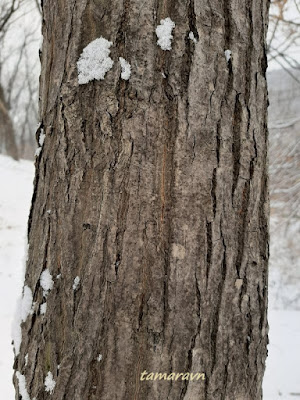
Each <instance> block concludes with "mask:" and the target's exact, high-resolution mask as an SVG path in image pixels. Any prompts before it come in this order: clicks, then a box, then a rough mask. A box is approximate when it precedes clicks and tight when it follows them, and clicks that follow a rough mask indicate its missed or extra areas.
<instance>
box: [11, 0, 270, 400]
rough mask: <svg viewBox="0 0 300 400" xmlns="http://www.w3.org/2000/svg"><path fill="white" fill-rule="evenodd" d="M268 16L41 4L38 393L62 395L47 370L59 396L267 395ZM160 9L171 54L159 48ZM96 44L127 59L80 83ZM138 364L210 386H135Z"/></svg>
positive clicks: (253, 10)
mask: <svg viewBox="0 0 300 400" xmlns="http://www.w3.org/2000/svg"><path fill="white" fill-rule="evenodd" d="M267 14H268V1H267V0H249V1H242V0H231V1H225V2H222V1H219V0H210V1H206V0H191V1H189V2H184V1H171V0H163V1H160V2H157V1H153V0H149V1H146V2H141V1H139V0H124V2H120V1H118V0H109V1H106V0H102V1H100V0H93V1H85V0H77V1H74V0H72V1H71V0H68V1H67V0H61V1H58V2H54V1H47V2H44V7H43V18H44V20H43V21H44V22H43V34H44V45H43V55H42V76H41V88H40V96H41V105H40V106H41V120H42V124H43V126H44V129H45V133H46V139H45V144H44V147H43V149H42V152H41V154H40V156H39V158H38V159H37V162H36V167H37V173H36V179H35V189H34V195H33V202H32V209H31V214H30V218H29V226H28V233H29V258H28V262H27V270H26V277H25V283H26V284H27V285H28V286H29V287H30V288H31V289H32V291H33V293H34V301H35V302H36V304H35V312H34V313H33V315H31V316H29V317H28V318H27V320H26V322H25V323H23V324H22V331H23V341H22V346H21V352H20V354H19V356H18V357H17V358H16V362H15V368H16V369H17V370H18V371H19V372H20V373H22V374H23V375H24V376H25V378H26V382H27V388H28V392H29V394H30V398H33V397H36V398H37V399H38V400H42V399H48V398H50V397H49V393H47V392H46V391H45V388H44V384H43V382H44V379H45V377H46V375H47V373H48V371H50V372H51V373H52V374H53V377H54V380H55V381H56V386H55V389H54V392H53V394H52V396H51V398H52V399H55V400H63V399H74V400H83V399H84V400H85V399H101V400H111V399H118V400H119V399H124V400H129V399H136V400H137V399H139V400H146V399H149V400H150V399H151V400H153V399H163V400H165V399H170V400H183V399H184V400H191V399H193V400H194V399H199V400H202V399H203V400H204V399H206V400H221V399H226V400H227V399H228V400H233V399H234V400H254V399H261V396H262V389H261V384H262V378H263V372H264V365H265V358H266V352H267V350H266V346H267V319H266V310H267V264H268V212H269V211H268V190H267V140H268V139H267V89H266V79H265V71H266V55H265V35H266V30H267ZM165 17H170V18H171V19H172V20H173V21H174V22H175V23H176V27H175V30H174V31H173V34H174V40H173V42H172V50H171V51H163V50H162V49H161V48H160V47H159V46H157V44H156V41H157V38H156V36H155V28H156V26H157V25H158V24H159V22H160V20H161V19H162V18H165ZM190 31H191V32H193V33H194V36H195V37H196V39H197V43H194V41H192V40H190V39H189V38H188V35H189V32H190ZM100 36H103V37H104V38H106V39H108V40H111V41H113V46H112V53H111V57H112V58H113V59H114V61H115V64H114V66H113V68H112V70H111V71H109V72H108V73H107V75H106V77H105V80H103V81H93V82H91V83H88V84H86V85H81V86H79V85H78V81H77V68H76V62H77V60H78V58H79V55H80V53H81V51H82V49H83V48H84V47H85V46H86V45H87V44H88V43H89V42H91V41H92V40H94V39H96V38H98V37H100ZM227 49H229V50H231V51H232V59H231V60H230V61H229V62H227V61H226V58H225V55H224V51H225V50H227ZM120 56H121V57H124V58H125V59H126V60H127V61H129V62H130V63H131V66H132V75H131V78H130V80H129V81H123V80H121V79H120V66H119V65H118V62H117V60H118V57H120ZM45 268H48V269H49V270H50V272H51V274H52V276H53V280H54V288H53V289H52V290H51V291H50V293H49V295H48V297H47V311H46V314H45V315H40V313H39V311H38V310H39V305H40V304H41V303H42V302H43V290H42V288H41V286H40V281H39V279H40V275H41V273H42V271H43V270H44V269H45ZM57 276H58V277H57ZM76 276H78V277H80V284H79V287H78V289H77V290H73V288H72V286H73V282H74V279H75V277H76ZM27 353H28V363H27V365H26V366H25V355H26V354H27ZM99 354H101V355H102V360H101V361H100V362H98V361H97V357H98V355H99ZM58 366H59V368H58ZM144 370H147V371H148V372H168V373H171V372H176V373H177V372H194V373H196V372H205V374H206V380H205V381H204V382H200V381H194V382H191V381H190V382H189V381H179V380H178V381H177V382H174V381H166V382H164V381H162V382H159V381H155V382H154V381H141V380H140V376H141V373H142V372H143V371H144ZM15 385H16V388H17V397H16V398H18V393H19V392H18V381H17V378H15Z"/></svg>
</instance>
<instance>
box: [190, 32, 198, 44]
mask: <svg viewBox="0 0 300 400" xmlns="http://www.w3.org/2000/svg"><path fill="white" fill-rule="evenodd" d="M189 39H190V40H192V41H193V42H194V43H197V39H196V38H195V35H194V33H193V32H192V31H191V32H190V33H189Z"/></svg>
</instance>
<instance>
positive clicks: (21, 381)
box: [16, 371, 30, 400]
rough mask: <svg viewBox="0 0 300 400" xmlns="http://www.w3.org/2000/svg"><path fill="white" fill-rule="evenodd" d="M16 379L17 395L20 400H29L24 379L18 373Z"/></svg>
mask: <svg viewBox="0 0 300 400" xmlns="http://www.w3.org/2000/svg"><path fill="white" fill-rule="evenodd" d="M16 377H17V378H18V386H19V393H20V396H21V398H22V400H30V397H29V394H28V392H27V388H26V379H25V376H24V375H22V374H21V373H20V372H19V371H17V372H16Z"/></svg>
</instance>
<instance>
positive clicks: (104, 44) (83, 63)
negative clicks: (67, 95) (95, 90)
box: [77, 37, 114, 85]
mask: <svg viewBox="0 0 300 400" xmlns="http://www.w3.org/2000/svg"><path fill="white" fill-rule="evenodd" d="M111 45H112V42H109V41H108V40H106V39H104V38H103V37H100V38H98V39H95V40H93V41H92V42H91V43H89V44H88V45H87V46H86V47H85V48H84V49H83V51H82V53H81V55H80V57H79V60H78V61H77V69H78V83H79V85H84V84H86V83H88V82H90V81H92V80H94V79H96V80H102V79H104V77H105V74H106V73H107V72H108V71H109V70H110V69H111V68H112V66H113V64H114V62H113V60H112V59H111V58H110V57H109V54H110V46H111Z"/></svg>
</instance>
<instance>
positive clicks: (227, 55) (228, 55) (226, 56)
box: [225, 50, 232, 62]
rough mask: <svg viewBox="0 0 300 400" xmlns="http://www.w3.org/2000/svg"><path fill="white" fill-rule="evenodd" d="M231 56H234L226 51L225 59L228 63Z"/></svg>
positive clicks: (229, 51)
mask: <svg viewBox="0 0 300 400" xmlns="http://www.w3.org/2000/svg"><path fill="white" fill-rule="evenodd" d="M231 54H232V52H231V50H225V58H226V61H227V62H229V61H230V60H231Z"/></svg>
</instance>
